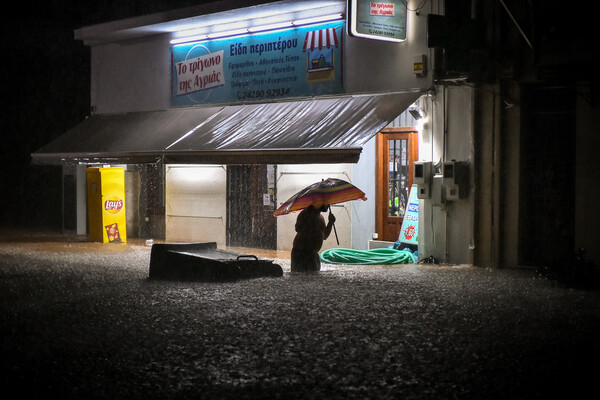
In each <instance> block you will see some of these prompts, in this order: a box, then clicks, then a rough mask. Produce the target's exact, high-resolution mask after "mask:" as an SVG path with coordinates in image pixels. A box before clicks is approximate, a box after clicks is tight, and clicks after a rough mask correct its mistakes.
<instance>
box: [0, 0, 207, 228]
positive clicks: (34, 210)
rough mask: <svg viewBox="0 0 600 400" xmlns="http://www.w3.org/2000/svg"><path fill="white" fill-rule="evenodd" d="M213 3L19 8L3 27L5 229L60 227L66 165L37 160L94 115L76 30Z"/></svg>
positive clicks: (108, 0)
mask: <svg viewBox="0 0 600 400" xmlns="http://www.w3.org/2000/svg"><path fill="white" fill-rule="evenodd" d="M206 2H208V1H201V0H196V1H193V0H130V1H123V0H121V1H118V0H99V1H96V2H90V1H86V0H61V1H49V2H42V3H37V4H36V5H33V4H32V3H30V2H20V4H17V5H16V8H15V9H14V10H12V9H11V11H10V18H7V17H5V18H3V21H2V24H0V33H1V35H2V38H3V40H2V42H1V44H0V46H1V52H0V54H2V61H3V62H2V69H3V70H2V72H3V73H2V74H1V75H2V95H3V102H2V104H3V106H2V110H3V112H2V116H3V117H2V118H1V119H0V121H1V122H0V123H1V128H0V129H1V132H2V142H1V147H0V151H1V152H2V159H3V161H4V162H3V168H2V169H1V170H0V171H1V172H0V189H1V190H2V195H1V196H0V199H1V200H0V228H4V227H9V226H16V227H33V226H35V227H39V228H43V229H52V230H56V229H60V226H61V204H62V200H61V193H60V188H61V185H62V183H61V170H60V167H52V166H36V165H32V164H31V156H30V154H31V153H32V152H34V151H36V150H37V149H38V148H40V147H41V146H43V145H44V144H46V143H48V142H49V141H51V140H52V139H53V138H55V137H57V136H59V135H61V134H62V133H64V132H66V131H67V130H68V129H70V128H72V127H73V126H75V125H77V124H78V123H79V122H80V121H82V120H83V119H84V118H85V117H86V116H87V115H89V107H90V105H89V104H90V100H89V98H90V64H89V60H90V49H89V48H88V47H86V46H84V45H83V43H81V42H79V41H76V40H75V39H74V30H75V29H77V28H81V27H84V26H89V25H94V24H97V23H102V22H107V21H112V20H116V19H122V18H128V17H133V16H139V15H144V14H151V13H155V12H160V11H164V10H167V9H172V8H178V7H186V6H192V5H196V4H200V3H206Z"/></svg>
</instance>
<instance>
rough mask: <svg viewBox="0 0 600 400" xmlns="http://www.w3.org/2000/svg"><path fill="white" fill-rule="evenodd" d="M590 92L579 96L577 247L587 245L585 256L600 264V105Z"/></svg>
mask: <svg viewBox="0 0 600 400" xmlns="http://www.w3.org/2000/svg"><path fill="white" fill-rule="evenodd" d="M589 99H590V96H589V95H588V94H586V95H583V96H578V97H577V111H578V112H577V117H576V118H577V119H576V124H577V125H576V147H575V152H576V161H575V191H576V196H575V200H574V201H575V223H576V228H575V247H576V248H584V249H585V250H586V253H585V255H584V258H585V259H586V260H591V261H593V262H594V264H595V265H596V266H600V246H598V236H599V235H598V227H599V226H600V208H599V207H598V200H599V199H600V167H598V165H599V164H600V153H599V152H598V149H599V148H600V135H599V134H598V132H599V131H600V106H598V105H595V106H594V105H592V104H590V102H589Z"/></svg>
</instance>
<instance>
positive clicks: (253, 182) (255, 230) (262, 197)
mask: <svg viewBox="0 0 600 400" xmlns="http://www.w3.org/2000/svg"><path fill="white" fill-rule="evenodd" d="M276 172H277V166H276V165H266V164H258V165H229V166H228V167H227V245H228V246H235V247H254V248H261V249H270V250H275V249H276V248H277V221H276V219H275V217H274V216H273V211H275V205H276V200H277V199H276V186H275V182H276V180H275V176H276Z"/></svg>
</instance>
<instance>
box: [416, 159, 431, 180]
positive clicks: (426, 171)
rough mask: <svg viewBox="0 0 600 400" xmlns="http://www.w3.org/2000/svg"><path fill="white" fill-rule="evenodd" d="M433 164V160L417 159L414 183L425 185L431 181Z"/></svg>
mask: <svg viewBox="0 0 600 400" xmlns="http://www.w3.org/2000/svg"><path fill="white" fill-rule="evenodd" d="M432 173H433V166H432V163H431V161H415V163H414V169H413V184H415V185H425V184H430V183H431V178H432Z"/></svg>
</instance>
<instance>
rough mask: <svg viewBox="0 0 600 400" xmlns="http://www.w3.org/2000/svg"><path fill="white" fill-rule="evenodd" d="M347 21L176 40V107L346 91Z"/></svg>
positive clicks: (174, 62)
mask: <svg viewBox="0 0 600 400" xmlns="http://www.w3.org/2000/svg"><path fill="white" fill-rule="evenodd" d="M343 34H344V22H343V21H336V22H330V23H325V24H319V25H310V26H303V27H298V28H292V29H287V30H279V31H272V32H266V33H255V34H250V35H245V36H237V37H232V38H224V39H215V40H207V41H203V42H194V43H186V44H180V45H174V46H173V47H172V49H171V52H172V75H173V77H172V96H171V105H172V106H173V107H179V106H189V105H197V104H215V103H238V102H252V101H257V102H259V101H272V100H276V99H280V98H290V97H306V96H319V95H329V94H338V93H343V91H344V89H343V82H342V76H343V75H342V56H343V53H342V48H343V43H342V38H343Z"/></svg>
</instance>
